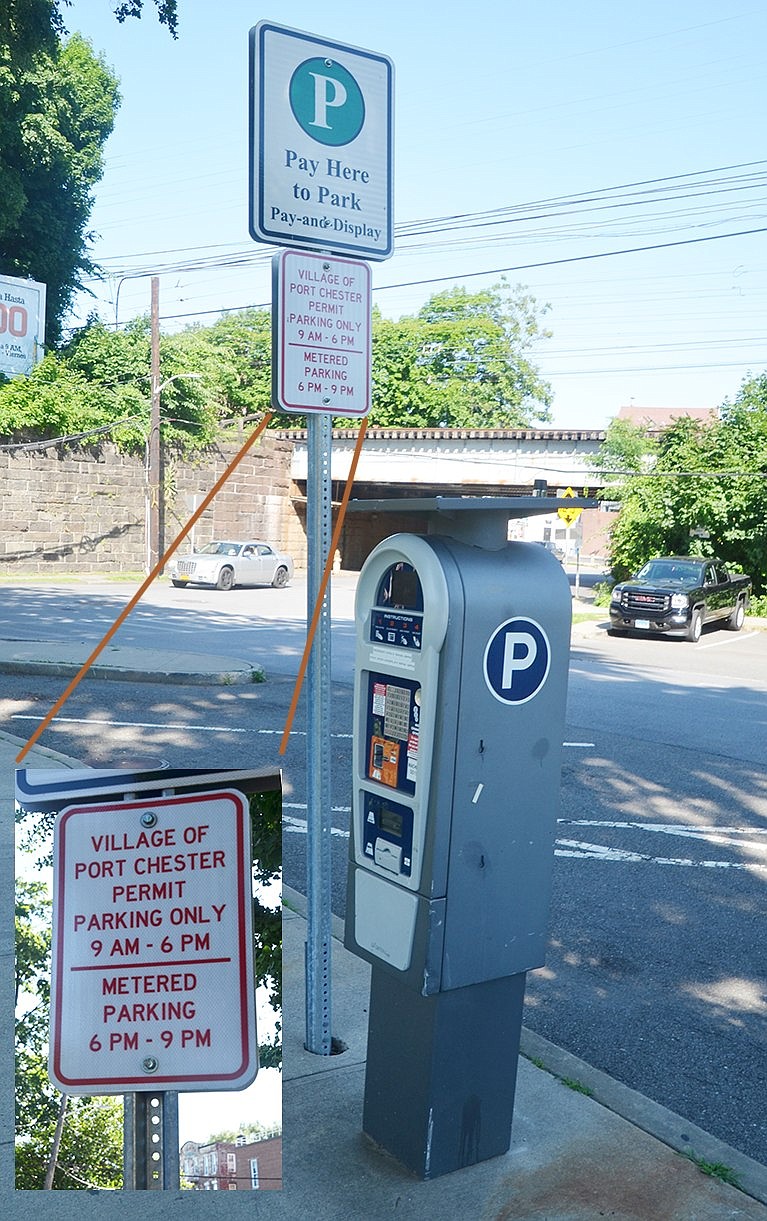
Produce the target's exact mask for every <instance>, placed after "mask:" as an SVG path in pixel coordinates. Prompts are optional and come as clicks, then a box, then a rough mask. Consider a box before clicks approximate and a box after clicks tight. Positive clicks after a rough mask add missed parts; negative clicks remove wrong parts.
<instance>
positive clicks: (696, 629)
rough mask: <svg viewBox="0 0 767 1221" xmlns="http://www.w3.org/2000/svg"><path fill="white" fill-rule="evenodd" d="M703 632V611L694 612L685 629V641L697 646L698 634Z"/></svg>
mask: <svg viewBox="0 0 767 1221" xmlns="http://www.w3.org/2000/svg"><path fill="white" fill-rule="evenodd" d="M702 630H703V611H702V610H694V611H693V612H692V617H691V619H690V623H689V626H688V628H687V639H688V640H689V641H691V642H692V643H693V644H697V643H698V641H699V640H700V634H701V632H702Z"/></svg>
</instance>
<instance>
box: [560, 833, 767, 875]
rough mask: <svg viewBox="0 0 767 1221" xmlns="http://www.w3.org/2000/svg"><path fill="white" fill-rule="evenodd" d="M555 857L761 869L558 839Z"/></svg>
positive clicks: (754, 865)
mask: <svg viewBox="0 0 767 1221" xmlns="http://www.w3.org/2000/svg"><path fill="white" fill-rule="evenodd" d="M556 842H557V844H558V845H559V847H558V848H555V849H554V855H555V856H570V857H576V858H581V859H589V860H599V861H630V862H632V863H634V862H638V863H640V864H645V865H677V866H682V867H684V868H689V869H749V870H751V869H763V870H765V871H767V864H764V865H761V864H757V863H756V862H754V861H751V862H749V861H693V860H690V859H689V858H687V857H671V856H646V855H645V854H644V853H640V852H627V851H625V850H624V849H622V848H607V847H605V845H604V844H589V843H583V842H581V841H580V840H577V839H558V840H557V841H556Z"/></svg>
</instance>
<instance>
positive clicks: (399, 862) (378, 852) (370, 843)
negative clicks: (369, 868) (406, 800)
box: [362, 793, 413, 878]
mask: <svg viewBox="0 0 767 1221" xmlns="http://www.w3.org/2000/svg"><path fill="white" fill-rule="evenodd" d="M362 796H363V800H364V810H365V819H364V832H363V843H364V852H365V856H366V857H367V858H368V859H369V860H372V861H375V863H376V865H379V866H380V867H381V868H382V869H388V870H389V871H390V872H391V873H395V874H401V875H403V876H404V877H408V878H409V877H410V872H411V868H412V855H413V811H412V810H411V809H410V808H409V807H408V806H406V805H402V804H401V803H400V802H396V801H391V800H390V799H389V798H388V797H382V796H379V795H378V794H377V793H363V794H362Z"/></svg>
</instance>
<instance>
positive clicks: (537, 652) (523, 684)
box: [483, 618, 551, 704]
mask: <svg viewBox="0 0 767 1221" xmlns="http://www.w3.org/2000/svg"><path fill="white" fill-rule="evenodd" d="M483 664H484V675H485V682H486V683H487V686H488V687H489V689H490V691H491V693H492V694H493V695H494V696H495V698H496V699H497V700H500V702H501V703H502V704H526V703H527V701H528V700H531V699H532V698H533V697H534V696H535V695H537V694H538V692H539V691H540V689H541V687H542V686H543V684H544V683H545V682H546V678H547V675H548V673H549V666H550V665H551V646H550V645H549V640H548V637H547V635H546V633H545V632H544V630H543V628H542V627H541V625H540V624H539V623H536V622H535V620H534V619H525V618H517V619H507V620H506V622H505V623H502V624H501V625H500V627H497V628H496V629H495V631H494V632H493V634H492V636H491V637H490V639H489V641H488V642H487V647H486V648H485V656H484V663H483Z"/></svg>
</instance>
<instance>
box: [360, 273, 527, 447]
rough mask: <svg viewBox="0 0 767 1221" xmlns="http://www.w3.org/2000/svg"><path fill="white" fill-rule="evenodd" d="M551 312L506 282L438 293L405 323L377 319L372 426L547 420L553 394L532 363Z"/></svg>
mask: <svg viewBox="0 0 767 1221" xmlns="http://www.w3.org/2000/svg"><path fill="white" fill-rule="evenodd" d="M544 312H545V307H543V308H542V307H539V306H538V305H537V304H536V302H535V301H534V300H533V298H532V297H530V296H528V295H526V294H525V293H524V292H523V291H522V289H521V288H519V287H517V288H516V289H511V288H510V287H509V286H508V285H507V284H505V283H503V282H501V283H500V284H496V285H494V286H493V287H492V288H490V289H487V290H484V291H482V292H477V293H469V292H467V291H466V289H464V288H453V289H449V290H447V291H445V292H441V293H437V294H435V295H434V296H432V297H430V298H429V300H428V301H427V302H426V304H425V305H423V306H422V308H421V309H420V310H419V312H418V314H417V315H416V316H415V317H406V318H402V319H400V320H399V321H398V322H392V321H390V320H388V319H384V318H382V317H381V315H380V313H378V312H376V313H375V315H374V320H373V409H372V411H371V416H370V418H371V423H373V424H377V425H379V426H381V427H397V426H400V425H405V426H407V425H410V426H415V427H423V428H435V427H442V426H450V427H457V428H518V427H527V426H529V424H530V423H531V422H532V421H533V420H540V421H543V420H547V419H548V418H549V410H548V407H549V404H550V401H551V390H550V387H549V386H548V385H547V383H546V382H544V381H543V379H542V378H541V376H540V374H539V373H538V371H537V369H536V368H535V366H534V364H533V363H532V361H531V359H530V355H529V352H530V349H531V348H532V347H533V345H534V344H535V342H536V341H537V340H539V339H542V338H547V337H548V335H549V332H547V331H544V330H542V329H541V327H540V324H539V315H540V314H542V313H544Z"/></svg>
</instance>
